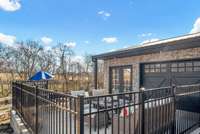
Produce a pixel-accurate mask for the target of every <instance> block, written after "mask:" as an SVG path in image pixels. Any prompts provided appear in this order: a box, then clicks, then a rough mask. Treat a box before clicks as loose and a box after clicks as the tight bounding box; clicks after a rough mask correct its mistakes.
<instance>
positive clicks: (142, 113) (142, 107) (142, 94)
mask: <svg viewBox="0 0 200 134" xmlns="http://www.w3.org/2000/svg"><path fill="white" fill-rule="evenodd" d="M140 92H141V97H140V102H141V111H140V112H141V134H145V102H144V101H145V92H144V90H143V89H141V91H140Z"/></svg>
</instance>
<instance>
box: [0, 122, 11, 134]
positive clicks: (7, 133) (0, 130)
mask: <svg viewBox="0 0 200 134" xmlns="http://www.w3.org/2000/svg"><path fill="white" fill-rule="evenodd" d="M0 134H13V130H12V128H11V127H10V124H4V125H0Z"/></svg>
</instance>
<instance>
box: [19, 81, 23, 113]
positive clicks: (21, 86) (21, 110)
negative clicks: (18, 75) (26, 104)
mask: <svg viewBox="0 0 200 134" xmlns="http://www.w3.org/2000/svg"><path fill="white" fill-rule="evenodd" d="M20 114H21V116H23V112H22V82H21V83H20Z"/></svg>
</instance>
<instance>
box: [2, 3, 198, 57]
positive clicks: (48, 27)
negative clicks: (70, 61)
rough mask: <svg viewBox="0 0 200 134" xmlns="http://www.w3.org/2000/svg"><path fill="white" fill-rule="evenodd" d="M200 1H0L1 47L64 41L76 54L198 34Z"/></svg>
mask: <svg viewBox="0 0 200 134" xmlns="http://www.w3.org/2000/svg"><path fill="white" fill-rule="evenodd" d="M199 5H200V1H199V0H11V1H9V0H0V42H3V43H5V42H6V41H7V42H8V43H11V44H12V43H13V42H14V41H20V40H28V39H33V40H38V41H41V42H43V44H44V46H45V47H51V46H54V45H56V43H57V42H65V43H66V44H68V45H69V47H73V49H74V51H75V52H76V54H77V55H82V54H84V53H86V52H87V53H89V54H97V53H103V52H107V51H111V50H116V49H119V48H124V47H128V46H133V45H134V44H140V43H142V42H144V41H154V40H157V39H164V38H169V37H174V36H179V35H184V34H188V33H190V32H191V30H192V29H193V32H198V31H200V18H199V17H200V8H199Z"/></svg>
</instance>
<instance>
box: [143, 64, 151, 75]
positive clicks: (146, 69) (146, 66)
mask: <svg viewBox="0 0 200 134" xmlns="http://www.w3.org/2000/svg"><path fill="white" fill-rule="evenodd" d="M149 67H150V66H149V65H145V66H144V70H145V73H149Z"/></svg>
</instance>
